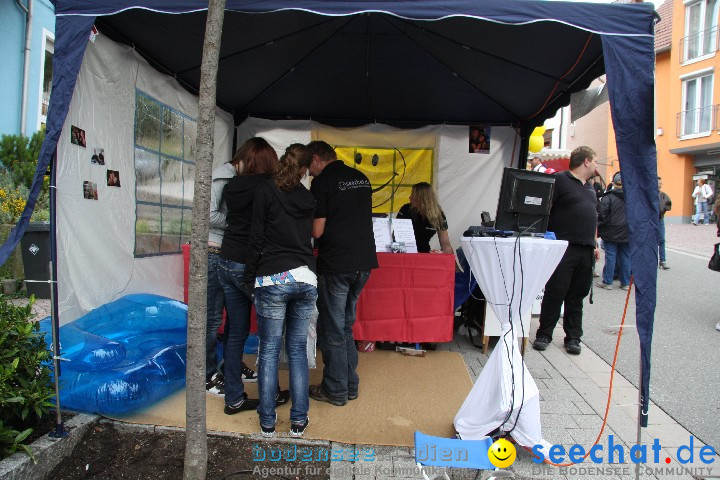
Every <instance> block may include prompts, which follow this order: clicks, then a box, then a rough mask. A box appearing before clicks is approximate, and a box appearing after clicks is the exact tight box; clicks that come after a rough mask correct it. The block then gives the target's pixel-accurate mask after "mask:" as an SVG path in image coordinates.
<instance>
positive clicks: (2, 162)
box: [0, 130, 50, 224]
mask: <svg viewBox="0 0 720 480" xmlns="http://www.w3.org/2000/svg"><path fill="white" fill-rule="evenodd" d="M44 139H45V131H44V130H40V131H37V132H35V134H33V136H32V137H30V138H28V137H25V136H22V135H2V136H0V223H6V224H14V223H15V222H17V219H18V218H19V217H20V214H22V211H23V210H24V209H25V202H26V201H27V197H28V192H29V190H30V187H31V186H32V182H33V178H34V176H35V169H36V167H37V160H38V156H39V155H40V147H41V146H42V142H43V140H44ZM48 191H49V179H48V177H47V176H45V178H44V180H43V186H42V190H41V191H40V195H39V196H38V200H37V203H36V204H35V209H34V210H33V215H32V217H31V220H32V221H42V220H49V217H50V210H49V194H48Z"/></svg>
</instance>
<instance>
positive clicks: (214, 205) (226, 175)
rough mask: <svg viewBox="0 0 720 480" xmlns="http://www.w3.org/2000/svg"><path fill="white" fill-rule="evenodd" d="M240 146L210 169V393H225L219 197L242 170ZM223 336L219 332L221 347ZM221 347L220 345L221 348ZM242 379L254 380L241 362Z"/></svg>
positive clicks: (207, 384)
mask: <svg viewBox="0 0 720 480" xmlns="http://www.w3.org/2000/svg"><path fill="white" fill-rule="evenodd" d="M244 154H245V151H244V149H243V148H241V149H240V150H238V151H237V152H236V153H235V156H234V157H233V159H232V161H230V162H228V163H223V164H222V165H220V166H218V167H217V168H215V170H213V175H212V185H211V187H210V233H209V236H208V280H207V336H206V343H205V390H207V393H211V394H213V395H219V396H224V395H225V379H224V377H223V374H222V372H221V369H220V366H219V365H218V357H217V348H216V346H217V335H218V328H220V325H221V324H222V314H223V310H224V309H225V292H224V291H223V286H222V284H221V283H220V276H219V271H218V262H219V261H220V247H221V246H222V239H223V235H224V234H225V227H227V223H226V217H227V205H226V204H225V201H224V200H223V190H224V189H225V185H227V183H228V182H229V181H230V179H231V178H233V177H234V176H235V175H239V174H240V173H241V172H242V168H243V163H242V157H243V155H244ZM224 338H225V336H224V335H223V346H224V344H225V341H224ZM223 350H224V348H223ZM242 379H243V381H244V382H255V381H257V377H256V376H255V371H253V370H252V369H251V368H249V367H248V366H247V365H245V364H244V363H243V370H242Z"/></svg>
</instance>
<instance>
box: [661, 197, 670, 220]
mask: <svg viewBox="0 0 720 480" xmlns="http://www.w3.org/2000/svg"><path fill="white" fill-rule="evenodd" d="M671 209H672V201H671V200H670V196H668V194H667V193H665V192H660V218H663V217H664V216H665V213H667V212H669V211H670V210H671Z"/></svg>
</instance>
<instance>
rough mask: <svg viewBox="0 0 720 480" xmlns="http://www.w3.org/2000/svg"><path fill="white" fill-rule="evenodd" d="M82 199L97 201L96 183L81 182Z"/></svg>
mask: <svg viewBox="0 0 720 480" xmlns="http://www.w3.org/2000/svg"><path fill="white" fill-rule="evenodd" d="M83 197H84V198H87V199H88V200H97V199H98V191H97V183H95V182H90V181H88V180H85V181H84V182H83Z"/></svg>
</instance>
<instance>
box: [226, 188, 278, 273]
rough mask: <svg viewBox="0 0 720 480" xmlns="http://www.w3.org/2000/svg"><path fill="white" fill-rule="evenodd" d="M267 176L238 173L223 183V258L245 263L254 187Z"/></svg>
mask: <svg viewBox="0 0 720 480" xmlns="http://www.w3.org/2000/svg"><path fill="white" fill-rule="evenodd" d="M269 178H270V175H238V176H237V177H233V178H231V179H230V181H229V182H228V184H227V185H225V190H224V191H223V195H222V198H223V201H225V203H226V204H227V217H226V219H225V221H226V222H227V228H226V229H225V235H224V236H223V242H222V248H221V249H220V256H222V257H223V258H226V259H228V260H232V261H233V262H238V263H247V262H246V259H247V245H248V241H249V239H250V222H251V221H252V215H253V198H254V196H255V188H256V187H257V186H258V185H260V184H261V183H264V182H266V181H267V180H268V179H269Z"/></svg>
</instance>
